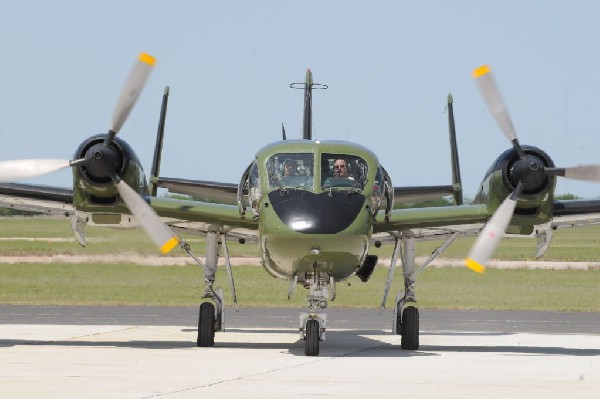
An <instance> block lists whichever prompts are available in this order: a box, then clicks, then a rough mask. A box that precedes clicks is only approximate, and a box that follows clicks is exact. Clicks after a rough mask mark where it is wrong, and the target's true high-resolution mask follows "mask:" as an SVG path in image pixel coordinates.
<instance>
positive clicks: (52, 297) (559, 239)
mask: <svg viewBox="0 0 600 399" xmlns="http://www.w3.org/2000/svg"><path fill="white" fill-rule="evenodd" d="M0 224H2V226H3V228H2V229H0V248H2V249H1V250H0V256H9V255H10V256H24V255H32V254H35V255H55V254H71V255H85V254H110V253H127V254H131V253H135V254H147V255H155V254H156V250H155V248H154V247H153V245H152V243H151V242H150V241H149V239H148V238H147V237H146V236H145V234H144V233H143V232H142V231H139V230H129V231H123V230H112V229H102V228H89V229H88V231H87V236H88V240H89V243H88V245H87V246H86V248H82V247H80V246H79V245H78V244H76V243H75V241H74V240H73V239H72V235H71V231H70V227H69V225H68V222H67V221H66V220H57V219H43V218H42V219H40V218H4V219H1V220H0ZM57 238H58V239H60V241H59V242H55V241H54V240H56V239H57ZM188 238H189V239H190V241H191V243H192V246H193V248H195V250H196V252H197V253H198V254H202V249H203V244H202V242H201V239H200V238H198V237H188ZM32 239H35V240H33V241H30V240H32ZM597 239H600V227H586V228H577V229H564V230H560V231H557V232H556V235H555V239H554V244H553V247H552V248H551V249H550V250H549V251H548V253H547V254H546V256H545V257H544V258H543V259H544V260H551V261H596V260H598V259H599V258H600V248H599V246H598V245H597V243H596V240H597ZM470 243H472V239H464V240H459V242H457V243H456V244H455V245H454V247H453V248H450V250H448V251H447V253H446V254H445V256H448V257H450V258H461V257H463V256H464V254H465V253H466V252H467V251H468V248H469V246H470ZM439 244H440V243H439V242H438V243H435V242H426V243H418V244H417V250H418V254H419V255H426V254H429V253H430V252H431V251H432V250H433V249H434V248H435V247H436V245H439ZM391 250H392V248H391V247H390V246H384V247H382V248H380V249H378V250H377V254H378V255H380V256H382V257H389V256H390V254H391ZM230 251H231V252H232V256H242V257H245V256H257V255H258V248H257V246H255V245H249V244H246V245H239V244H235V245H233V244H231V245H230ZM534 251H535V240H533V239H509V240H505V242H504V243H503V244H502V247H501V248H500V250H499V251H498V254H497V256H496V258H498V259H507V260H508V259H516V260H520V259H523V260H528V259H532V258H533V253H534ZM173 252H178V253H175V254H174V255H173V256H182V255H183V252H182V251H180V250H179V249H177V250H175V251H173ZM234 275H235V278H236V286H237V291H238V299H239V302H240V305H241V306H298V307H302V306H304V303H305V299H304V298H305V292H304V291H303V289H302V288H298V289H297V292H296V295H295V297H294V298H293V299H292V300H287V297H286V295H287V288H288V282H286V281H282V280H277V279H274V278H272V277H270V276H269V275H268V274H267V273H266V272H265V271H264V270H263V269H262V267H257V266H256V265H248V266H237V267H234ZM386 276H387V268H385V267H377V269H376V271H375V273H374V275H373V276H372V278H371V280H370V281H369V282H367V283H362V282H360V281H359V280H358V279H357V278H352V279H350V280H349V283H350V284H351V286H348V285H347V284H345V283H340V284H338V285H337V300H336V301H335V302H332V303H331V306H344V307H370V308H372V307H378V306H379V304H380V302H381V297H382V294H383V288H384V285H385V278H386ZM202 281H203V279H202V270H201V269H200V268H199V267H197V266H140V265H132V264H93V263H84V264H80V265H72V264H68V265H65V264H58V263H57V264H15V265H10V264H0V303H3V304H78V305H84V304H95V305H114V304H134V305H165V306H175V305H196V304H197V303H198V302H199V296H200V293H201V292H202V288H203V287H202ZM217 281H218V282H220V284H219V286H221V287H222V288H223V289H224V291H225V292H226V302H227V304H228V305H230V304H231V299H230V296H229V290H228V288H229V287H228V284H227V281H226V276H225V272H224V270H219V273H218V275H217ZM401 286H402V276H401V268H400V267H399V268H398V269H397V270H396V276H395V279H394V285H393V287H392V290H391V291H390V295H389V298H388V301H387V306H388V307H390V306H392V304H393V299H394V297H395V295H396V293H397V292H398V290H399V289H400V288H401ZM417 298H418V300H419V305H420V306H422V307H424V308H439V309H522V310H525V309H535V310H567V311H600V270H599V269H594V270H588V271H577V270H561V271H558V270H498V269H489V270H488V271H487V272H486V273H485V274H483V275H479V274H476V273H473V272H471V271H470V270H468V269H466V268H451V267H443V268H429V269H427V270H426V271H424V272H423V273H422V274H421V275H420V276H419V280H418V284H417Z"/></svg>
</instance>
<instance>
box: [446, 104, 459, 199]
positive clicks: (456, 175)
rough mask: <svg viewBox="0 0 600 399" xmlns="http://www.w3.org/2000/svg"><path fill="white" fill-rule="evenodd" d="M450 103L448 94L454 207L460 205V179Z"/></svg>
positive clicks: (454, 127) (454, 128) (452, 110)
mask: <svg viewBox="0 0 600 399" xmlns="http://www.w3.org/2000/svg"><path fill="white" fill-rule="evenodd" d="M452 102H453V99H452V94H448V132H449V134H450V157H451V162H452V186H453V191H454V203H455V204H456V205H462V204H463V194H462V182H461V178H460V164H459V160H458V145H457V144H456V126H455V125H454V109H453V107H452Z"/></svg>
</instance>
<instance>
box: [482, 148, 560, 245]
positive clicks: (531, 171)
mask: <svg viewBox="0 0 600 399" xmlns="http://www.w3.org/2000/svg"><path fill="white" fill-rule="evenodd" d="M522 148H523V151H524V152H525V157H524V158H520V157H519V155H518V154H517V152H516V151H515V149H514V148H510V149H508V150H506V151H505V152H503V153H502V154H501V155H500V156H499V157H498V158H497V159H496V161H494V163H493V164H492V165H491V166H490V168H489V169H488V171H487V172H486V174H485V177H484V179H483V182H482V183H481V186H480V187H479V191H478V193H477V195H476V197H475V199H474V200H473V202H474V203H476V204H487V205H488V207H489V208H490V210H491V211H494V210H495V209H496V208H498V206H500V204H501V203H502V201H504V199H505V198H506V197H507V196H508V195H510V194H511V193H512V192H513V191H514V190H515V188H516V187H517V184H518V183H519V182H521V183H522V184H523V191H522V193H521V194H520V195H519V200H518V202H517V207H516V209H515V213H514V216H513V218H512V220H511V223H510V226H509V228H508V230H507V232H508V233H513V234H530V233H531V231H532V230H533V226H534V225H536V224H542V223H545V222H547V221H549V220H550V218H551V217H552V201H553V199H554V189H555V187H556V177H554V176H550V175H548V174H547V173H546V172H545V170H544V168H545V167H549V168H553V167H554V162H553V161H552V159H551V158H550V157H549V156H548V154H546V153H545V152H544V151H542V150H541V149H539V148H537V147H533V146H522Z"/></svg>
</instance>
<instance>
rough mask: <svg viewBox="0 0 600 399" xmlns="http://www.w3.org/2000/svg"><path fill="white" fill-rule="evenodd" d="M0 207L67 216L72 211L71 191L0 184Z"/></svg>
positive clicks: (47, 187) (38, 186) (58, 188)
mask: <svg viewBox="0 0 600 399" xmlns="http://www.w3.org/2000/svg"><path fill="white" fill-rule="evenodd" d="M0 207H2V208H8V209H18V210H21V211H30V212H39V213H44V214H53V215H65V216H69V215H70V214H71V213H73V211H74V207H73V190H70V189H66V188H60V187H51V186H40V185H33V184H12V183H2V184H0Z"/></svg>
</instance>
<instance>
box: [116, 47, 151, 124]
mask: <svg viewBox="0 0 600 399" xmlns="http://www.w3.org/2000/svg"><path fill="white" fill-rule="evenodd" d="M154 64H156V58H154V57H152V56H151V55H149V54H146V53H141V54H140V55H139V57H138V60H137V62H136V63H135V65H134V66H133V69H132V70H131V72H130V73H129V77H128V78H127V80H126V81H125V85H124V86H123V89H122V90H121V95H120V96H119V100H118V101H117V105H116V106H115V110H114V112H113V117H112V123H111V126H110V131H111V132H113V134H116V133H118V132H119V130H121V127H123V124H124V123H125V120H127V116H129V112H130V111H131V109H132V108H133V106H134V105H135V102H136V100H137V99H138V97H139V95H140V92H141V91H142V88H143V87H144V84H145V83H146V80H147V79H148V76H150V72H151V71H152V67H153V66H154Z"/></svg>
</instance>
